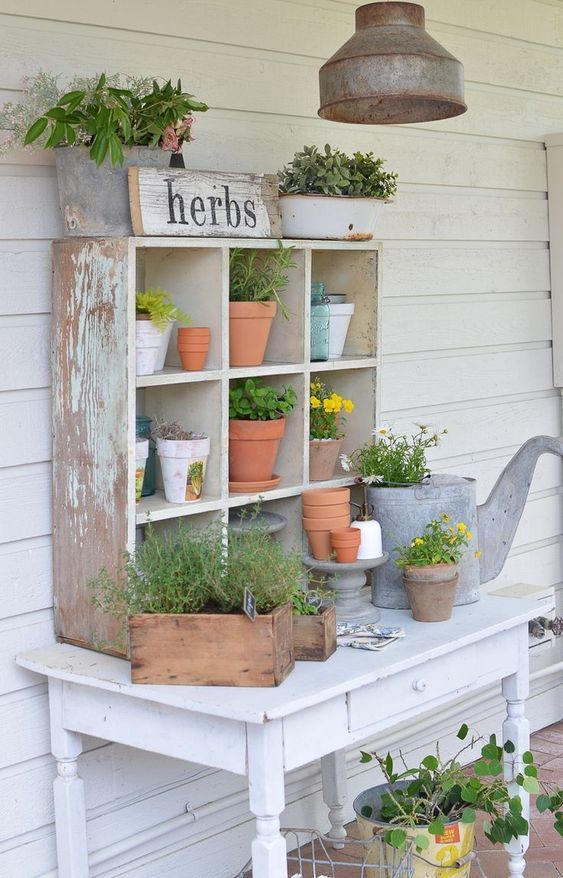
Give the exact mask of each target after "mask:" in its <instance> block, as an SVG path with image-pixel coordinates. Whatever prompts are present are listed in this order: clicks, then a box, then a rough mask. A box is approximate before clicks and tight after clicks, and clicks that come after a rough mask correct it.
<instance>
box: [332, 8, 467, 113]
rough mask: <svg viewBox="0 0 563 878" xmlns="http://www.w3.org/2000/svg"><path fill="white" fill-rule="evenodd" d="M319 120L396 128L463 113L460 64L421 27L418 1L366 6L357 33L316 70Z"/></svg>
mask: <svg viewBox="0 0 563 878" xmlns="http://www.w3.org/2000/svg"><path fill="white" fill-rule="evenodd" d="M319 82H320V93H321V106H320V109H319V116H322V118H323V119H330V120H331V121H333V122H356V123H360V124H366V125H396V124H400V123H404V122H431V121H433V120H435V119H448V118H449V117H450V116H459V115H460V114H461V113H465V111H466V110H467V106H466V104H465V101H464V95H463V65H462V64H461V63H460V62H459V61H458V60H457V59H456V58H454V56H453V55H450V53H449V52H447V51H446V49H444V47H443V46H441V45H440V43H437V42H436V40H434V39H433V38H432V37H431V36H430V35H429V34H427V33H426V31H425V29H424V8H423V7H422V6H419V5H418V4H417V3H399V2H380V3H367V4H366V5H365V6H360V7H359V9H356V33H355V34H354V36H353V37H351V38H350V39H349V40H348V42H346V43H344V45H343V46H342V48H341V49H339V50H338V52H336V54H335V55H333V56H332V58H329V60H328V61H327V62H326V64H323V66H322V67H321V69H320V72H319Z"/></svg>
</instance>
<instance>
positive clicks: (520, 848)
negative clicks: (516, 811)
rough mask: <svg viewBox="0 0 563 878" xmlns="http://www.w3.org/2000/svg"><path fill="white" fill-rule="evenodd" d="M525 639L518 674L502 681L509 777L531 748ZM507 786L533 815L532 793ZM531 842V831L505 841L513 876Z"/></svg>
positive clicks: (524, 813) (523, 866)
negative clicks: (509, 744) (509, 743)
mask: <svg viewBox="0 0 563 878" xmlns="http://www.w3.org/2000/svg"><path fill="white" fill-rule="evenodd" d="M522 639H523V643H522V652H521V654H522V662H521V667H520V668H519V670H518V671H517V673H516V674H512V675H511V676H510V677H506V678H505V679H504V680H503V681H502V694H503V695H504V697H505V699H506V713H507V716H506V720H505V721H504V724H503V727H502V732H503V740H504V742H505V743H506V741H512V743H513V744H514V747H515V752H514V753H512V754H505V770H504V776H505V778H506V779H507V780H510V778H512V777H513V776H514V775H515V774H518V772H520V771H522V770H523V766H524V764H523V761H522V756H523V754H524V753H525V752H526V750H529V748H530V724H529V722H528V720H527V719H526V716H525V713H524V704H525V699H526V698H527V696H528V692H529V661H528V643H527V641H528V633H527V631H526V632H525V638H524V636H523V638H522ZM508 789H509V791H510V793H511V794H512V795H518V796H520V799H521V800H522V806H523V807H522V816H523V817H525V818H526V820H529V819H530V797H529V795H528V793H526V792H525V790H523V789H522V787H521V786H519V785H518V784H517V783H515V782H512V783H510V784H509V786H508ZM529 843H530V838H529V835H524V836H520V837H519V838H517V839H512V841H511V842H510V844H507V845H505V847H506V850H507V851H508V854H509V861H508V874H509V876H510V878H513V876H514V878H521V876H523V875H524V871H525V869H526V861H525V859H524V855H525V853H526V851H527V850H528V845H529Z"/></svg>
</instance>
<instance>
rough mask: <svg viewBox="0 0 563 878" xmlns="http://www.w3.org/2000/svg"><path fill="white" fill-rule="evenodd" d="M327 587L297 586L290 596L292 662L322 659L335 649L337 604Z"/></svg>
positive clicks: (323, 660)
mask: <svg viewBox="0 0 563 878" xmlns="http://www.w3.org/2000/svg"><path fill="white" fill-rule="evenodd" d="M333 597H334V592H332V591H329V590H328V589H323V590H320V589H314V588H309V589H308V590H307V591H302V589H301V588H300V587H298V588H296V589H295V591H294V593H293V595H292V605H293V651H294V656H295V661H301V662H325V661H326V660H327V659H328V658H330V656H331V655H332V654H333V652H336V607H335V605H334V603H328V604H327V603H326V602H327V601H330V600H331V599H332V598H333Z"/></svg>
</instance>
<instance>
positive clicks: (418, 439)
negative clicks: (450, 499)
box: [340, 424, 448, 486]
mask: <svg viewBox="0 0 563 878" xmlns="http://www.w3.org/2000/svg"><path fill="white" fill-rule="evenodd" d="M417 426H418V433H414V434H413V435H411V436H406V435H402V436H396V435H395V434H394V433H393V431H392V430H391V429H390V428H389V427H385V426H384V427H378V428H377V429H375V430H374V431H373V439H372V441H371V442H366V444H365V445H363V446H362V447H361V448H358V449H356V451H353V452H352V453H351V454H350V455H346V454H343V455H341V456H340V462H341V464H342V467H343V469H344V470H345V471H346V472H355V473H357V477H358V478H357V480H358V482H362V483H364V484H366V485H382V486H389V485H411V484H415V483H416V482H420V481H422V479H423V478H425V476H427V475H429V472H428V467H427V465H426V451H427V450H428V448H433V447H434V446H435V445H438V444H439V442H440V437H441V436H443V435H444V434H445V433H447V432H448V431H447V430H442V432H441V433H438V432H436V431H434V432H431V431H430V429H429V427H428V426H427V425H426V424H417Z"/></svg>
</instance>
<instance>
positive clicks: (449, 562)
mask: <svg viewBox="0 0 563 878" xmlns="http://www.w3.org/2000/svg"><path fill="white" fill-rule="evenodd" d="M472 536H473V535H472V533H471V531H470V530H469V528H468V527H467V525H466V524H465V523H464V522H463V521H458V522H457V524H456V525H455V527H454V525H452V524H450V517H449V515H448V514H447V513H446V512H443V513H442V515H441V516H440V518H439V519H438V518H434V519H432V521H430V522H428V524H427V525H426V527H425V528H424V532H423V533H421V534H420V535H419V536H416V537H414V539H412V540H411V542H410V543H409V544H408V545H406V546H398V547H397V549H396V551H397V553H398V557H397V558H396V560H395V564H396V565H397V567H400V568H401V570H402V571H403V584H404V586H405V589H406V592H407V595H408V599H409V603H410V605H411V610H412V615H413V619H415V620H416V621H417V622H444V621H446V620H447V619H449V618H450V617H451V615H452V608H453V605H454V598H455V590H456V585H457V579H458V572H457V565H458V564H459V561H460V560H461V556H462V553H463V551H464V549H465V548H466V547H467V545H468V544H469V541H470V540H471V539H472Z"/></svg>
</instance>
